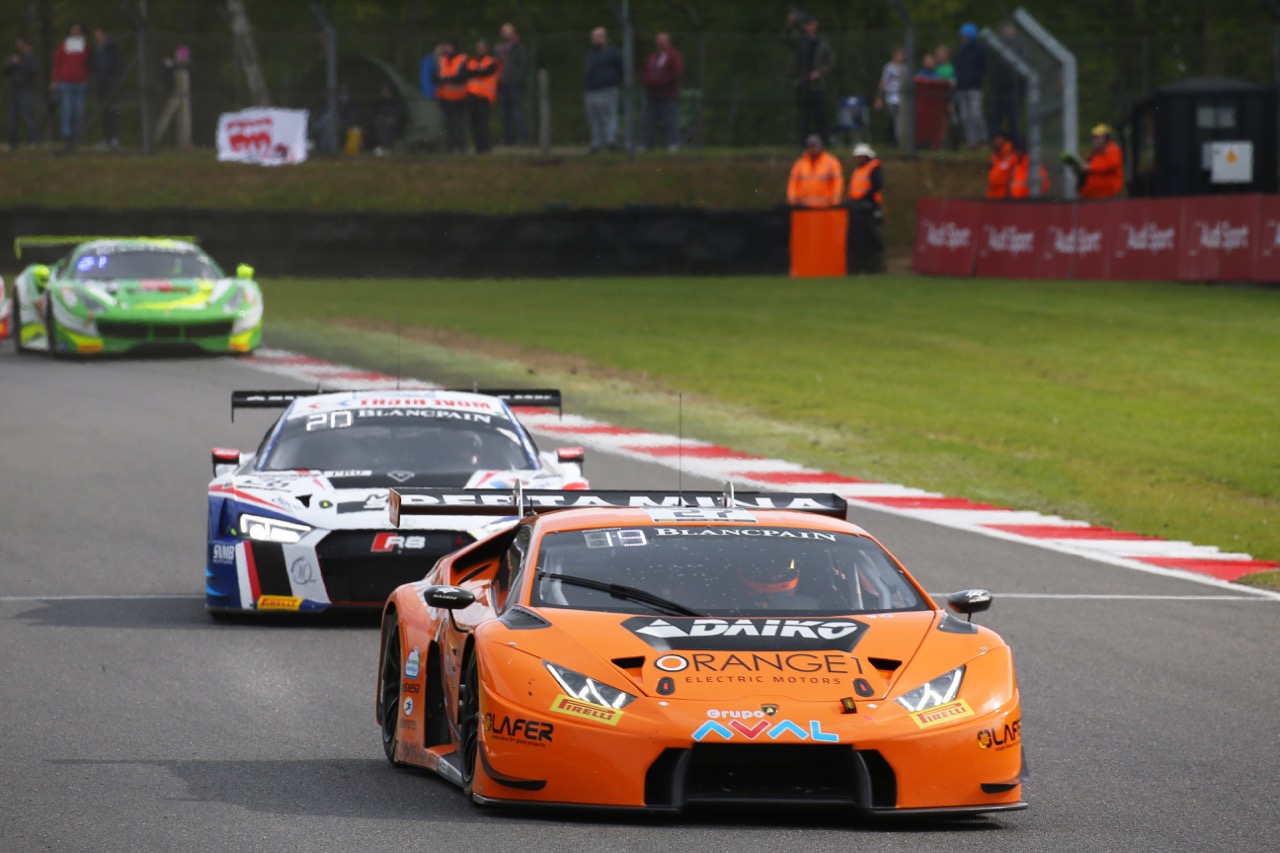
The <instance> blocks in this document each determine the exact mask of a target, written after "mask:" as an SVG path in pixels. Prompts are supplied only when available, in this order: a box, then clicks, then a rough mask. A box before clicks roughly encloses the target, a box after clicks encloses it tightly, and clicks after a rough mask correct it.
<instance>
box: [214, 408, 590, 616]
mask: <svg viewBox="0 0 1280 853" xmlns="http://www.w3.org/2000/svg"><path fill="white" fill-rule="evenodd" d="M512 406H517V407H519V406H537V407H550V408H559V406H560V392H559V391H553V390H531V391H524V390H491V391H476V392H472V391H450V390H441V389H427V390H418V389H413V390H395V391H339V392H326V393H320V392H308V391H235V392H233V393H232V395H231V410H232V416H233V417H234V415H235V411H236V409H241V408H284V410H285V411H284V413H283V414H282V415H281V416H280V418H279V420H277V421H276V423H275V425H274V426H272V427H271V429H270V430H268V432H267V435H266V438H265V439H263V441H262V445H261V446H260V447H259V448H258V450H257V452H256V453H241V452H240V451H239V450H230V449H226V448H214V450H213V469H214V479H213V480H212V482H210V483H209V542H208V551H207V555H206V559H207V562H206V566H205V606H206V607H207V608H208V610H209V611H210V612H211V613H213V614H214V615H215V616H217V615H222V614H226V613H230V612H236V611H254V610H257V611H266V610H286V611H303V612H306V611H321V610H326V609H328V608H331V607H381V606H382V605H383V604H384V603H385V601H386V599H387V596H388V595H389V594H390V593H391V591H392V590H393V589H395V588H396V587H397V586H399V585H400V584H403V583H408V582H410V581H414V580H418V579H420V578H421V577H422V576H423V575H425V574H426V573H427V571H429V570H430V569H431V566H432V565H433V564H434V563H435V561H436V560H437V559H439V558H440V557H442V556H444V555H445V554H448V553H450V552H452V551H455V550H457V549H458V548H460V547H462V546H464V545H468V544H470V543H471V542H473V541H475V539H476V535H473V532H472V531H475V532H476V534H477V535H478V534H479V533H480V532H482V531H483V530H484V529H485V528H486V527H489V526H491V525H492V524H493V523H494V521H493V517H492V515H488V516H476V517H471V516H456V515H442V516H436V517H432V516H416V517H415V518H414V519H413V521H412V523H411V524H410V525H409V526H402V527H400V528H396V527H393V526H392V525H391V522H390V519H389V517H388V514H387V492H388V489H389V488H391V487H393V486H438V487H466V488H494V489H511V488H514V487H515V486H516V484H517V483H518V484H520V485H521V486H523V487H528V488H537V489H586V488H587V487H588V483H587V481H586V480H585V479H584V478H583V474H582V464H583V457H584V453H583V450H582V448H579V447H574V448H560V449H559V450H556V451H547V452H540V451H539V450H538V448H537V446H536V445H535V444H534V442H533V438H532V437H531V436H530V435H529V433H528V431H527V430H526V429H525V428H524V427H523V426H522V425H521V423H520V422H519V421H518V420H517V419H516V416H515V414H514V412H513V411H512ZM499 523H501V522H499Z"/></svg>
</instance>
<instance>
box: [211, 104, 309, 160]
mask: <svg viewBox="0 0 1280 853" xmlns="http://www.w3.org/2000/svg"><path fill="white" fill-rule="evenodd" d="M218 159H219V160H233V161H236V162H239V163H258V164H260V165H263V166H279V165H280V164H282V163H301V162H302V161H303V160H306V159H307V111H306V110H278V109H275V108H272V107H255V108H254V109H249V110H241V111H240V112H238V113H223V114H222V115H220V116H219V117H218Z"/></svg>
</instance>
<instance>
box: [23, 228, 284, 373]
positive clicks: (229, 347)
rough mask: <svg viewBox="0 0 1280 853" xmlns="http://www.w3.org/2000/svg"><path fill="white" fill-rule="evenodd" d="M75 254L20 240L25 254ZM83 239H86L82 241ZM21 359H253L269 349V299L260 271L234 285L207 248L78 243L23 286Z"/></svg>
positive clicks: (247, 272) (244, 274)
mask: <svg viewBox="0 0 1280 853" xmlns="http://www.w3.org/2000/svg"><path fill="white" fill-rule="evenodd" d="M32 239H37V240H38V242H36V244H35V245H37V246H40V247H43V248H49V247H51V246H59V245H67V241H65V240H60V239H58V238H43V239H40V238H19V239H18V240H17V241H15V246H16V248H17V251H18V253H19V256H21V252H22V250H23V247H24V246H27V247H28V248H30V244H31V243H32ZM73 239H77V238H73ZM13 285H14V286H13V306H12V308H11V309H10V313H9V314H6V316H10V315H11V316H12V318H13V334H14V336H15V339H16V341H17V346H18V351H19V352H34V351H43V352H48V353H51V354H52V355H53V356H54V357H62V356H71V355H98V354H110V353H124V352H128V351H130V350H135V349H139V348H144V347H157V346H163V347H167V348H169V347H171V348H188V349H195V350H200V351H207V352H232V353H245V352H251V351H253V350H254V349H255V348H257V346H258V344H259V343H260V342H261V340H262V292H261V290H260V289H259V287H258V285H257V283H256V282H255V281H254V280H253V269H252V268H251V267H248V266H244V265H241V266H240V267H239V268H238V269H237V270H236V275H235V276H234V277H231V276H227V275H226V274H225V273H224V272H223V271H222V270H221V269H220V268H219V267H218V265H217V264H216V263H214V261H213V259H212V258H210V257H209V256H208V255H206V254H205V253H204V252H202V251H201V250H200V249H199V248H198V247H197V246H195V245H193V244H192V243H190V242H187V241H183V240H174V239H168V238H146V237H135V238H115V237H113V238H105V239H97V240H89V241H85V242H76V243H75V245H74V246H73V248H72V249H71V251H70V252H69V253H67V254H66V255H64V256H63V257H62V258H61V259H59V260H58V261H56V262H55V263H53V264H52V265H45V264H32V265H30V266H28V267H27V268H26V269H24V270H23V271H22V272H21V273H19V274H18V277H17V278H16V279H15V280H14V283H13Z"/></svg>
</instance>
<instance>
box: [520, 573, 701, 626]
mask: <svg viewBox="0 0 1280 853" xmlns="http://www.w3.org/2000/svg"><path fill="white" fill-rule="evenodd" d="M538 577H543V578H550V579H552V580H557V581H561V582H562V583H567V584H572V585H574V586H582V587H586V588H587V589H594V590H599V591H600V592H607V593H609V594H610V595H612V596H614V597H616V598H627V599H630V600H631V601H638V602H640V603H641V604H648V605H651V606H653V607H657V608H659V609H661V610H666V611H667V612H669V613H675V614H677V615H680V616H704V615H706V614H703V613H699V612H698V611H696V610H691V609H690V608H688V607H685V606H684V605H683V604H680V603H678V602H675V601H672V600H671V599H669V598H663V597H662V596H660V595H654V594H653V593H652V592H648V591H646V590H643V589H640V588H639V587H634V586H626V585H625V584H620V583H606V582H605V581H598V580H595V579H593V578H584V577H579V576H578V575H566V574H564V573H562V572H542V573H541V574H539V575H538Z"/></svg>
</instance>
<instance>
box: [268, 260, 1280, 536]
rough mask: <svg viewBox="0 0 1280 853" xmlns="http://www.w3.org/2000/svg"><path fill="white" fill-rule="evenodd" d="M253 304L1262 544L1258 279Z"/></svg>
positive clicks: (694, 423) (1078, 512) (837, 453)
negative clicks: (397, 331)
mask: <svg viewBox="0 0 1280 853" xmlns="http://www.w3.org/2000/svg"><path fill="white" fill-rule="evenodd" d="M266 299H267V302H268V314H269V316H268V326H267V329H268V336H269V340H270V341H271V342H272V343H273V344H276V345H281V344H285V345H289V346H294V347H300V348H303V349H307V350H309V351H312V352H316V353H318V354H322V355H327V356H329V357H341V358H345V359H347V360H350V361H355V362H358V363H362V364H366V365H368V366H370V367H375V368H379V369H383V370H388V369H394V367H395V362H396V358H397V355H396V350H397V345H396V344H395V337H394V336H393V335H391V334H389V333H388V332H389V330H390V329H391V328H392V327H393V325H394V323H395V322H396V316H397V312H398V315H399V323H400V326H401V328H402V330H404V335H403V336H402V341H401V344H400V345H399V351H400V357H401V358H402V359H403V360H404V364H405V367H406V373H408V374H412V373H418V374H419V375H421V374H423V373H427V372H432V375H433V376H443V377H445V378H450V379H452V380H454V381H457V380H467V381H470V380H471V379H478V380H480V381H496V380H499V379H501V380H504V381H511V380H513V379H518V378H520V377H524V378H525V379H526V381H528V382H530V383H537V384H545V383H549V382H552V381H554V382H556V383H557V384H560V385H561V387H563V388H564V389H565V390H566V393H568V394H569V395H570V402H571V406H572V407H573V408H574V409H575V410H577V411H582V412H584V413H586V414H596V415H598V416H602V417H607V418H609V419H612V420H615V421H622V422H626V423H632V424H635V425H637V426H643V427H648V428H653V429H662V430H664V431H674V429H675V428H676V413H675V400H674V396H673V395H674V394H675V392H682V393H684V394H685V395H686V396H685V405H684V422H685V428H686V434H688V435H690V436H694V437H697V438H703V439H708V440H713V441H719V442H724V443H727V444H730V445H732V446H733V447H735V448H737V449H741V450H744V451H752V452H757V453H761V454H764V455H769V456H780V457H783V458H787V459H790V460H793V461H796V462H801V463H804V464H808V465H812V466H815V467H819V468H823V469H826V470H832V471H837V472H840V473H843V474H847V475H852V476H856V477H863V478H868V479H883V480H890V481H895V482H902V483H906V484H909V485H913V486H919V487H922V488H928V489H935V490H938V491H941V492H945V493H948V494H955V495H963V496H965V497H969V498H972V499H975V500H983V501H991V502H993V503H998V504H1003V505H1009V506H1014V507H1019V508H1033V509H1038V510H1041V511H1043V512H1048V513H1057V514H1062V515H1064V516H1067V517H1071V518H1083V519H1087V520H1089V521H1092V522H1094V523H1097V524H1106V525H1112V526H1116V527H1119V528H1122V529H1127V530H1133V531H1137V532H1140V533H1145V534H1149V535H1157V536H1163V537H1166V538H1173V539H1190V540H1192V541H1195V542H1198V543H1201V544H1214V545H1218V546H1220V547H1222V548H1224V549H1227V550H1235V551H1247V552H1250V553H1252V554H1254V555H1255V556H1256V557H1260V558H1267V559H1280V533H1278V532H1277V528H1278V526H1280V514H1278V512H1277V510H1278V509H1280V476H1278V475H1280V450H1278V449H1277V446H1278V443H1280V425H1277V422H1276V415H1277V412H1278V411H1280V407H1278V406H1277V403H1276V394H1275V389H1276V388H1277V387H1280V327H1278V326H1277V324H1276V322H1275V318H1276V316H1277V313H1278V312H1280V293H1278V292H1274V291H1268V290H1254V289H1228V288H1208V287H1192V286H1186V285H1174V284H1137V283H1132V284H1131V283H1114V282H1109V283H1092V282H1036V283H1030V282H1021V281H987V280H978V281H974V280H965V281H961V280H947V279H926V278H917V277H890V276H885V277H871V278H867V277H862V278H857V279H840V280H806V281H791V280H788V279H782V278H698V279H692V278H663V279H608V280H587V279H565V280H549V281H465V282H464V281H439V280H435V281H433V280H424V281H301V280H281V281H272V282H268V283H267V285H266ZM424 330H436V331H434V332H432V331H424ZM379 332H380V333H379ZM442 335H443V337H442ZM424 339H425V340H426V341H427V342H428V343H423V342H422V341H423V340H424ZM432 340H434V341H435V343H437V344H438V343H440V342H441V341H442V342H443V343H444V344H445V345H446V346H447V347H451V349H450V348H446V347H441V346H433V345H428V344H429V343H431V342H432ZM459 349H461V351H462V352H461V353H460V352H459ZM485 356H488V357H495V356H496V357H499V358H501V359H502V360H501V361H499V362H494V361H490V360H487V359H486V358H484V357H485Z"/></svg>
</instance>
